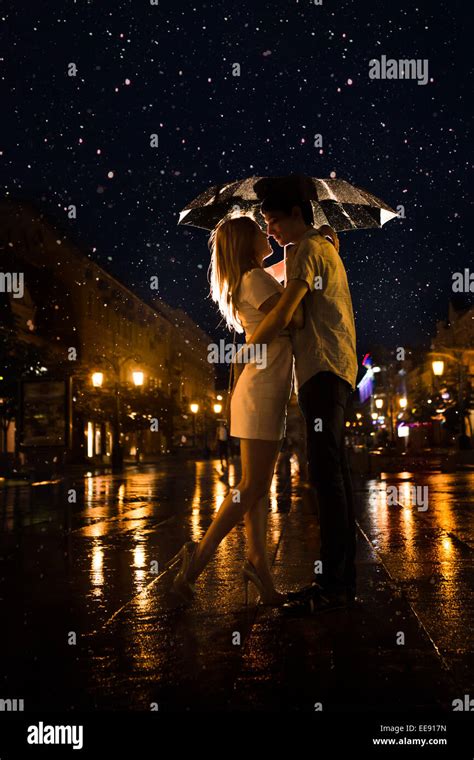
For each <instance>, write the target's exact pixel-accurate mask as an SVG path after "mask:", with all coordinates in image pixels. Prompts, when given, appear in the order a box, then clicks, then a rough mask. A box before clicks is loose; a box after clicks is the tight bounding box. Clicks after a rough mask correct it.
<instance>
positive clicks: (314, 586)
mask: <svg viewBox="0 0 474 760" xmlns="http://www.w3.org/2000/svg"><path fill="white" fill-rule="evenodd" d="M322 590H323V588H322V586H320V584H319V583H318V582H317V581H313V582H312V583H310V584H309V585H308V586H303V587H302V588H299V589H298V590H297V591H287V592H286V596H287V598H288V601H293V600H301V601H304V600H305V599H310V598H311V597H313V596H314V595H315V594H316V593H317V592H318V591H322Z"/></svg>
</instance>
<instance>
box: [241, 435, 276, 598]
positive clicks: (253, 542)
mask: <svg viewBox="0 0 474 760" xmlns="http://www.w3.org/2000/svg"><path fill="white" fill-rule="evenodd" d="M281 443H282V442H281V441H279V442H278V447H277V450H276V452H275V458H274V462H273V470H272V478H273V472H274V470H275V464H276V460H277V459H278V454H279V451H280V447H281ZM270 486H271V479H270V483H269V490H270ZM268 500H269V495H268V493H267V494H266V495H265V496H264V497H263V498H261V499H259V500H258V501H257V502H256V503H255V504H254V505H253V507H251V508H250V509H249V510H248V511H247V512H246V513H245V515H244V520H245V532H246V535H247V547H248V549H247V557H248V559H249V560H250V562H251V563H252V565H253V566H254V567H255V569H256V571H257V573H258V575H259V577H260V580H261V581H262V583H263V584H264V586H265V587H266V588H268V589H269V590H271V589H275V584H274V580H273V575H272V572H271V569H270V564H269V561H268V551H267V526H268Z"/></svg>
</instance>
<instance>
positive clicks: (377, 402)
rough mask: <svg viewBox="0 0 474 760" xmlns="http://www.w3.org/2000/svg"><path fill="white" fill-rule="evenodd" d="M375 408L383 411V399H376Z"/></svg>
mask: <svg viewBox="0 0 474 760" xmlns="http://www.w3.org/2000/svg"><path fill="white" fill-rule="evenodd" d="M375 406H376V407H377V409H382V407H383V398H376V399H375Z"/></svg>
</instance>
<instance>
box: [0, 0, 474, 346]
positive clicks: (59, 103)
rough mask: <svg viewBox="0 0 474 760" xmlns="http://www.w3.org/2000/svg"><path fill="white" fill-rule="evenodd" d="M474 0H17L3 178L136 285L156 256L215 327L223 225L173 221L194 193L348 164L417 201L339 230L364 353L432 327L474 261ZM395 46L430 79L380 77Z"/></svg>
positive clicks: (163, 278)
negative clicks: (459, 3)
mask: <svg viewBox="0 0 474 760" xmlns="http://www.w3.org/2000/svg"><path fill="white" fill-rule="evenodd" d="M11 5H13V4H11ZM4 8H5V6H4ZM459 13H460V11H459V10H457V11H456V4H455V3H453V2H437V1H436V0H431V1H429V2H428V1H425V2H422V3H418V2H416V0H410V1H409V0H402V2H389V1H388V0H387V1H386V2H371V1H370V0H369V1H367V0H364V1H363V2H362V1H359V2H356V0H351V1H349V2H347V1H344V0H342V1H341V0H338V2H330V0H323V4H322V5H319V6H318V5H314V4H313V3H311V2H310V1H309V0H304V1H303V2H296V1H293V2H279V1H278V0H272V2H265V3H262V2H250V1H248V2H230V0H222V1H221V2H213V3H203V4H202V3H199V4H198V3H194V2H173V1H172V0H159V3H158V5H157V6H154V5H151V4H150V2H149V0H133V2H123V1H122V2H121V1H120V0H119V1H118V2H113V3H112V2H107V1H106V0H104V2H102V1H101V2H99V1H97V2H87V1H86V0H83V1H82V2H73V1H72V0H69V2H47V1H46V2H41V3H38V4H36V8H35V7H34V6H33V5H30V6H29V7H25V6H24V4H18V5H17V7H16V8H15V9H12V10H7V11H5V10H4V11H3V13H2V23H3V26H4V29H3V31H4V35H3V37H4V40H6V47H5V45H4V53H3V58H4V60H3V61H2V62H1V68H2V77H3V81H4V84H5V85H6V88H7V93H9V105H8V107H7V108H6V109H5V108H4V109H2V111H3V114H2V126H1V144H0V150H1V156H0V158H1V167H2V170H1V171H2V174H1V182H2V186H3V187H4V190H5V192H6V194H7V195H8V197H13V198H20V199H28V200H30V201H33V202H36V203H37V204H38V205H39V206H40V208H42V209H44V210H45V211H46V212H47V213H48V214H49V215H50V216H51V217H52V218H53V219H56V220H57V221H58V223H59V224H60V225H61V226H62V227H63V228H64V229H65V230H66V231H67V233H68V234H69V235H71V236H72V238H73V240H74V241H76V242H80V243H81V244H82V245H83V247H84V248H85V250H86V252H89V253H90V254H91V255H92V257H93V258H95V260H96V261H97V262H98V263H99V264H101V265H102V266H104V267H105V268H106V269H107V270H109V271H110V272H111V273H112V274H114V275H115V276H116V277H118V278H119V279H120V280H122V281H123V282H124V283H125V284H126V285H128V286H129V287H130V288H131V289H133V290H135V291H136V292H137V293H138V294H139V295H142V296H143V295H145V294H147V293H149V290H148V283H149V278H150V276H152V275H158V278H159V283H160V290H159V295H160V296H161V297H162V298H163V299H164V300H165V301H167V302H168V303H169V304H170V305H172V306H180V307H182V308H184V309H185V310H186V311H187V312H188V313H189V314H190V316H191V317H192V318H193V319H194V320H195V321H196V322H197V323H198V324H199V325H200V326H201V327H202V328H203V329H204V330H206V331H207V332H208V333H209V334H210V335H211V336H213V337H214V338H216V339H218V338H220V337H226V336H227V337H230V336H229V333H227V332H226V331H225V330H224V329H223V328H222V326H219V325H220V323H221V319H220V315H219V314H218V312H217V311H216V308H215V305H214V304H213V303H212V301H211V300H210V299H209V287H208V283H207V268H208V264H209V253H208V249H207V237H208V233H206V231H205V230H200V229H197V228H191V227H179V226H177V220H178V213H179V211H180V210H181V209H182V208H184V207H185V206H186V204H187V202H188V201H189V200H191V199H192V198H194V197H195V196H196V195H198V194H199V193H200V192H202V191H203V190H204V189H205V188H207V187H208V186H209V185H213V184H216V183H218V182H225V181H229V180H234V179H242V178H244V177H246V176H251V175H283V174H288V173H295V172H299V173H304V174H309V175H312V176H316V177H321V178H326V177H329V176H331V173H333V174H332V176H337V177H339V178H342V179H346V180H348V181H349V182H352V183H354V184H355V185H359V186H360V187H363V188H365V189H367V190H369V191H370V192H372V193H374V194H375V195H377V196H379V197H380V198H382V199H383V200H385V201H386V202H387V203H389V204H390V205H391V206H392V207H393V208H396V207H397V206H398V205H400V204H402V205H404V207H405V214H406V219H404V220H401V219H396V220H394V221H392V222H389V223H387V224H386V225H385V227H384V228H383V229H382V230H370V231H367V230H362V231H356V232H345V233H341V255H342V257H343V260H344V262H345V265H346V268H347V272H348V277H349V282H350V285H351V290H352V296H353V302H354V309H355V315H356V323H357V332H358V344H359V345H358V351H359V356H360V355H363V354H364V353H365V351H366V350H367V348H368V347H369V346H370V344H371V343H373V342H374V341H377V342H384V343H386V344H387V345H388V346H400V345H402V346H403V345H407V344H409V343H418V344H422V343H423V344H425V345H426V343H427V339H428V336H429V334H430V333H433V331H434V327H435V322H436V319H442V318H445V317H446V316H447V307H448V300H449V298H450V297H451V296H452V292H451V287H452V274H453V272H457V271H462V270H463V269H464V268H465V267H469V265H470V264H471V265H472V252H471V250H470V249H469V247H468V245H467V241H466V234H467V232H466V227H467V223H468V221H469V216H468V214H467V203H468V191H467V172H468V160H467V158H468V150H467V145H468V136H467V111H468V103H469V102H470V98H471V96H470V94H469V93H468V84H467V82H468V76H467V70H466V63H465V62H463V61H462V60H461V57H460V53H459V51H460V49H461V48H462V45H461V43H460V33H461V28H462V26H463V24H464V23H466V22H465V21H464V22H463V20H462V19H461V17H460V16H459V15H457V17H456V14H459ZM5 27H7V29H6V30H5ZM465 52H466V51H465ZM467 52H469V51H467ZM382 55H386V56H387V57H388V58H395V59H413V58H414V59H428V66H429V82H428V84H426V85H420V84H418V83H417V81H416V80H415V81H414V80H406V81H403V80H371V79H370V78H369V60H370V59H372V58H378V59H380V57H381V56H382ZM70 63H74V64H75V65H76V66H77V75H76V76H75V77H71V76H68V65H69V64H70ZM234 63H239V64H240V66H241V76H240V77H234V76H232V65H233V64H234ZM4 105H5V99H4ZM153 133H157V134H158V135H159V142H158V147H157V148H153V147H150V135H151V134H153ZM315 134H321V135H322V137H323V148H322V153H321V152H320V148H318V147H315V146H314V135H315ZM334 173H335V174H334ZM69 204H75V205H76V206H77V219H76V220H69V219H67V216H66V207H67V206H68V205H69ZM267 262H268V263H271V262H270V260H267Z"/></svg>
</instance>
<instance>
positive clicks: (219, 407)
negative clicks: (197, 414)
mask: <svg viewBox="0 0 474 760" xmlns="http://www.w3.org/2000/svg"><path fill="white" fill-rule="evenodd" d="M213 408H214V411H215V413H216V414H220V413H221V412H222V404H214V407H213Z"/></svg>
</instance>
